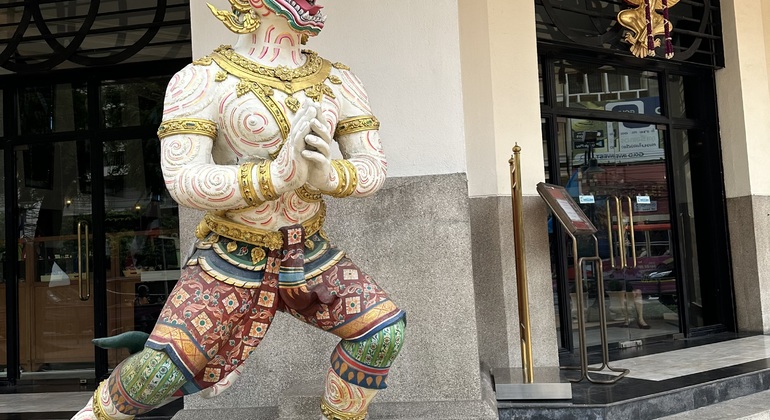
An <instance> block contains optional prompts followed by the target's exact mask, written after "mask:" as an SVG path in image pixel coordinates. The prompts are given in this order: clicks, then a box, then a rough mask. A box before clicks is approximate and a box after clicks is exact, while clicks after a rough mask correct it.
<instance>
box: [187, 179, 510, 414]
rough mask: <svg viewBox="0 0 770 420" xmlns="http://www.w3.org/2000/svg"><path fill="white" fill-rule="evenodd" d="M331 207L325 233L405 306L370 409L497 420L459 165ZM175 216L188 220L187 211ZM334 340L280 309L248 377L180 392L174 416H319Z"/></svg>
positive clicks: (393, 183) (250, 363) (249, 364)
mask: <svg viewBox="0 0 770 420" xmlns="http://www.w3.org/2000/svg"><path fill="white" fill-rule="evenodd" d="M328 206H329V212H328V213H329V214H328V222H327V224H326V231H327V232H328V233H329V236H330V237H331V239H332V241H333V242H334V243H336V244H337V245H339V246H340V247H341V248H343V249H345V250H346V251H347V252H348V255H349V256H350V257H351V259H352V260H353V261H355V262H356V264H358V266H359V267H361V268H362V269H363V270H364V271H365V272H367V273H369V274H370V275H372V277H373V278H374V279H375V280H376V281H377V282H378V283H379V284H380V285H381V286H383V287H384V288H385V290H387V291H388V292H389V293H390V295H391V297H392V299H393V301H394V302H395V303H396V304H398V305H399V306H400V307H401V308H403V309H404V310H406V312H407V329H406V341H405V346H404V348H403V350H402V352H401V355H400V356H399V358H398V359H397V360H396V362H395V364H394V366H393V369H392V370H391V375H390V378H389V380H388V383H389V388H388V389H386V390H384V391H382V392H380V393H379V395H378V396H377V399H376V400H375V401H376V403H375V404H374V405H373V406H372V407H371V411H370V418H371V419H378V418H382V419H407V418H409V419H412V418H427V419H439V418H440V419H466V420H467V419H496V418H497V411H496V408H495V401H494V396H493V395H492V391H491V386H490V385H489V381H488V379H487V375H485V374H482V371H481V369H480V367H479V345H480V343H479V341H478V333H477V315H476V314H477V307H476V306H477V303H476V300H475V298H474V296H475V293H474V279H473V270H472V261H471V248H472V247H471V235H470V208H469V207H470V206H469V198H468V190H467V182H466V177H465V175H464V174H453V175H435V176H421V177H405V178H394V179H389V180H388V181H387V183H386V185H385V187H384V188H383V189H382V190H381V191H380V192H379V193H378V194H377V195H376V196H375V197H372V198H368V199H361V200H355V199H347V200H334V199H331V200H329V201H328ZM182 219H183V220H187V221H188V223H189V225H187V226H182V229H183V230H185V231H189V230H191V229H193V227H194V226H192V220H194V219H195V218H194V217H185V215H183V217H182ZM500 316H504V315H503V314H502V313H501V315H500ZM337 341H338V340H337V338H336V337H334V336H332V335H331V334H327V333H324V332H322V331H319V330H316V329H314V328H312V327H309V326H307V325H305V324H303V323H301V322H297V321H295V320H294V319H291V318H290V317H289V316H286V315H281V316H278V317H277V318H276V320H275V323H274V325H273V327H272V328H271V329H270V331H269V332H268V334H267V337H266V338H265V340H264V342H263V343H262V344H261V345H260V347H259V348H258V349H257V351H256V352H255V353H254V355H253V356H252V357H251V359H250V360H249V361H248V362H247V363H246V366H245V369H244V376H243V377H242V378H241V379H240V380H239V381H238V382H236V384H235V385H234V386H233V387H232V388H231V389H230V390H228V391H227V392H225V393H224V394H223V395H221V396H219V397H218V398H216V399H213V400H204V399H202V398H200V397H197V396H191V397H187V398H186V399H185V410H184V411H182V412H180V413H179V414H178V415H177V416H176V417H175V419H208V418H211V419H215V418H216V419H222V418H232V419H236V418H244V419H245V418H249V419H262V418H265V419H267V418H270V419H275V418H281V419H289V418H296V419H303V420H306V419H309V418H317V417H316V416H319V413H320V411H319V409H318V404H319V398H320V396H321V391H322V389H321V387H322V384H323V380H324V374H325V372H326V369H328V366H329V356H330V354H331V351H332V349H333V348H334V346H335V345H336V343H337Z"/></svg>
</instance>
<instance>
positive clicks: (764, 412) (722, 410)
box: [660, 391, 770, 420]
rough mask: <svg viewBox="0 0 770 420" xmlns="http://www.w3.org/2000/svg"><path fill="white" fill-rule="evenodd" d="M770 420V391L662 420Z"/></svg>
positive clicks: (662, 419) (662, 418) (661, 419)
mask: <svg viewBox="0 0 770 420" xmlns="http://www.w3.org/2000/svg"><path fill="white" fill-rule="evenodd" d="M725 419H731V420H770V391H764V392H758V393H756V394H753V395H748V396H745V397H740V398H735V399H733V400H729V401H724V402H721V403H718V404H714V405H710V406H707V407H703V408H699V409H697V410H691V411H685V412H684V413H679V414H675V415H673V416H667V417H661V418H660V420H725Z"/></svg>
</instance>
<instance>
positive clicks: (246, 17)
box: [207, 0, 260, 35]
mask: <svg viewBox="0 0 770 420" xmlns="http://www.w3.org/2000/svg"><path fill="white" fill-rule="evenodd" d="M207 4H208V6H209V10H211V13H213V14H214V16H215V17H216V18H217V19H219V20H220V21H222V23H224V24H225V26H226V27H227V29H229V30H230V31H231V32H234V33H236V34H239V35H245V34H250V33H252V32H254V31H256V30H257V28H259V24H260V20H259V16H257V12H256V11H255V10H254V9H252V8H251V7H250V6H249V7H248V8H246V7H245V6H244V5H243V2H241V1H239V0H230V4H231V5H232V6H233V10H232V11H227V10H219V9H217V8H216V7H214V6H212V5H211V4H209V3H207ZM244 9H245V10H244Z"/></svg>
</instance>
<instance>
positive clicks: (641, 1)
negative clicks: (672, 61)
mask: <svg viewBox="0 0 770 420" xmlns="http://www.w3.org/2000/svg"><path fill="white" fill-rule="evenodd" d="M625 1H626V3H628V4H629V5H631V6H633V8H631V9H628V10H622V11H621V12H620V13H618V23H620V25H622V26H623V27H624V28H626V29H628V30H629V31H630V32H626V33H625V34H624V36H623V39H624V40H625V41H626V42H628V43H629V44H631V52H632V53H633V54H634V55H635V56H637V57H639V58H644V57H654V56H655V48H657V47H660V46H661V41H660V39H659V38H657V37H658V36H660V35H663V36H664V37H665V46H666V58H672V57H673V56H674V48H673V45H672V43H671V31H672V30H673V25H672V24H671V21H670V20H669V9H670V8H672V7H674V6H676V4H677V3H679V0H625Z"/></svg>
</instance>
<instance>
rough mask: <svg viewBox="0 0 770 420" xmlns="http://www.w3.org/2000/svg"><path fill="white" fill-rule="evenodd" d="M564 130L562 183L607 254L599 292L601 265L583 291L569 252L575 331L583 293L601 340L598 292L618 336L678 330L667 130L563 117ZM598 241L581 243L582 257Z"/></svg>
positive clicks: (595, 336)
mask: <svg viewBox="0 0 770 420" xmlns="http://www.w3.org/2000/svg"><path fill="white" fill-rule="evenodd" d="M557 136H558V138H557V139H556V143H557V144H558V146H559V155H560V156H559V162H560V164H561V168H560V178H561V185H564V186H565V188H566V189H567V191H568V192H569V193H570V195H571V196H572V197H573V199H574V200H575V201H576V202H578V203H580V206H581V208H582V209H583V211H584V212H585V213H586V215H588V217H589V218H590V219H591V221H592V222H593V223H594V225H595V226H596V227H597V228H598V229H599V232H598V233H597V237H598V239H599V254H600V255H599V256H600V257H601V258H602V260H603V275H604V285H605V288H604V290H597V282H596V280H597V276H596V272H597V269H598V267H597V266H591V265H589V266H587V267H584V268H583V270H584V272H583V274H584V276H585V279H586V281H585V283H584V289H583V290H580V291H579V290H575V267H573V266H572V256H571V255H569V256H568V261H567V279H568V287H569V290H568V291H566V292H564V293H569V302H570V304H571V314H572V318H573V323H572V325H573V334H577V330H576V328H577V316H578V314H577V312H576V310H577V299H582V300H583V302H584V304H585V305H584V308H586V309H585V314H584V315H585V317H586V320H587V325H588V326H589V329H588V335H587V339H588V345H589V346H591V345H598V344H599V342H600V341H599V331H598V330H597V329H595V328H591V327H592V326H595V325H598V308H597V306H596V305H598V298H597V297H598V293H603V294H604V295H605V297H606V298H607V307H606V308H605V309H606V310H607V315H608V325H609V331H608V334H609V335H608V338H609V341H610V342H619V341H627V340H633V339H638V338H643V337H649V336H660V335H666V334H672V333H678V332H679V324H678V319H679V316H678V306H677V305H678V303H677V289H676V287H677V285H676V275H675V270H674V269H673V266H674V259H673V255H672V252H673V246H674V243H673V242H672V234H671V221H670V217H669V213H670V210H669V202H668V201H669V193H668V183H667V176H666V163H665V162H666V160H665V158H666V155H665V148H664V138H665V137H664V136H663V132H662V131H660V130H658V129H657V127H656V126H654V125H648V124H635V123H628V122H620V121H611V122H606V121H596V120H581V119H560V120H559V121H558V122H557ZM555 240H556V239H555V238H553V237H552V238H551V241H552V244H551V246H552V247H553V246H554V244H553V242H554V241H555ZM632 244H633V245H635V247H634V246H633V245H632ZM592 246H593V245H592V244H590V243H588V242H586V243H579V244H578V250H579V253H580V255H581V256H585V255H592V254H593V248H592ZM568 249H571V244H569V245H568ZM634 256H635V257H636V258H634ZM624 259H625V261H626V264H625V265H624V264H622V261H623V260H624ZM554 274H555V273H554ZM574 342H575V343H577V338H576V336H575V338H574Z"/></svg>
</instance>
